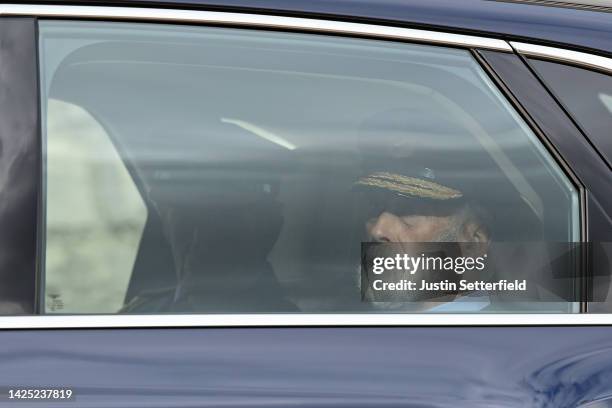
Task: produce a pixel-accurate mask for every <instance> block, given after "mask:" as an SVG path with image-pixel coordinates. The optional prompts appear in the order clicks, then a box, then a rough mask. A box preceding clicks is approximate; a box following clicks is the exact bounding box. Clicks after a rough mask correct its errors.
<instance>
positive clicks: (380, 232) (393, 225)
mask: <svg viewBox="0 0 612 408" xmlns="http://www.w3.org/2000/svg"><path fill="white" fill-rule="evenodd" d="M400 224H401V220H400V219H399V218H398V217H397V216H396V215H393V214H391V213H388V212H383V213H381V214H380V215H379V216H378V217H377V218H374V219H372V220H371V221H370V222H368V224H367V232H368V234H369V235H370V238H371V239H373V240H374V241H377V242H398V240H397V238H398V233H399V231H398V228H399V227H400Z"/></svg>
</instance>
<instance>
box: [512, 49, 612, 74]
mask: <svg viewBox="0 0 612 408" xmlns="http://www.w3.org/2000/svg"><path fill="white" fill-rule="evenodd" d="M510 45H511V46H512V48H514V50H515V51H516V52H517V53H519V54H521V55H524V56H528V57H537V58H544V59H548V60H552V61H558V62H565V63H569V64H575V65H579V66H582V67H585V68H591V69H596V70H600V71H605V72H607V73H609V74H612V58H607V57H602V56H599V55H593V54H589V53H586V52H579V51H572V50H566V49H563V48H556V47H547V46H544V45H536V44H528V43H522V42H514V41H511V42H510Z"/></svg>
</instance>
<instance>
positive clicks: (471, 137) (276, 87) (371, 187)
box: [40, 21, 580, 313]
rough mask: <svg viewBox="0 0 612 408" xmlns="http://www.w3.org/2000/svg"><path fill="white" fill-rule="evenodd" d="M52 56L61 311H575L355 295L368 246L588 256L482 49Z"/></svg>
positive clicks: (81, 33) (53, 191)
mask: <svg viewBox="0 0 612 408" xmlns="http://www.w3.org/2000/svg"><path fill="white" fill-rule="evenodd" d="M40 53H41V55H40V59H41V77H42V91H43V92H42V104H43V109H45V115H44V118H45V120H46V123H45V125H44V127H43V129H44V140H45V144H46V150H45V174H46V185H45V188H46V191H45V207H46V210H45V211H46V230H47V232H46V239H45V256H46V260H45V276H46V283H45V294H46V312H48V313H52V312H68V313H94V312H95V313H108V312H117V313H299V312H304V313H353V312H355V313H370V312H373V313H374V312H390V311H391V312H430V313H435V312H443V313H448V312H451V313H452V312H467V313H480V312H483V313H487V312H499V311H501V312H504V311H526V312H530V311H537V312H571V311H575V310H576V309H575V304H574V303H572V302H568V301H564V300H563V299H561V298H559V299H557V298H554V299H555V301H550V299H549V298H547V299H548V301H546V302H538V301H533V300H534V299H536V300H537V299H540V298H541V296H546V295H543V294H541V293H540V292H538V291H536V290H534V291H532V292H530V294H529V296H531V297H529V298H525V299H523V300H524V301H522V302H517V301H514V302H506V301H505V300H504V298H503V297H500V296H497V295H496V294H494V293H489V292H488V291H487V290H469V291H463V292H461V293H459V292H452V293H451V292H448V293H445V294H444V296H441V297H434V298H427V299H426V300H425V301H422V300H418V299H416V298H414V299H413V298H410V300H409V301H406V300H405V299H404V300H403V301H397V300H396V299H395V298H394V299H392V300H390V301H382V302H379V301H375V299H374V298H371V297H370V295H369V294H368V292H367V291H365V292H362V291H361V289H362V288H361V286H363V285H364V283H363V281H362V280H361V278H362V272H363V270H362V269H363V268H362V267H361V266H360V264H361V260H362V256H361V255H362V254H361V251H362V243H363V242H370V243H440V244H442V243H451V244H454V245H455V244H458V243H462V245H459V246H457V248H459V249H458V250H459V251H460V252H459V253H460V254H463V255H466V256H467V254H469V253H472V252H473V251H477V249H475V248H492V247H493V244H497V243H504V242H519V243H528V242H536V243H540V244H542V245H543V246H546V244H547V243H554V242H565V243H568V242H577V241H579V240H580V232H579V216H578V214H579V208H578V193H577V190H576V189H575V187H574V186H573V185H572V183H571V182H570V181H569V179H568V177H567V176H566V175H565V174H564V172H563V171H562V170H561V168H560V167H559V166H558V165H557V164H556V162H555V160H554V159H553V158H552V157H551V156H550V155H549V154H548V152H547V151H546V149H545V148H544V147H543V146H542V144H541V142H540V141H539V140H538V138H537V137H536V136H535V135H534V134H533V133H532V132H531V131H530V129H529V128H528V127H527V126H526V125H525V124H524V123H523V121H522V120H521V118H520V117H519V116H518V115H517V114H516V113H515V112H514V111H513V109H512V107H511V106H510V105H509V104H508V102H507V101H506V100H505V99H504V98H503V96H502V95H501V94H500V93H499V91H498V90H497V89H496V88H495V86H494V85H493V84H492V83H491V81H490V80H489V79H488V77H487V75H486V74H485V73H484V72H483V71H482V69H481V68H480V66H479V65H478V64H477V63H476V62H475V61H474V59H473V58H472V56H471V54H470V53H469V51H467V50H461V49H453V48H446V47H439V46H427V45H415V44H406V43H394V42H385V41H376V40H367V39H351V38H343V37H333V36H324V35H314V34H297V33H281V32H266V31H257V30H246V29H231V28H214V27H190V26H172V25H155V24H135V23H96V22H74V21H72V22H68V21H41V22H40ZM466 243H467V244H468V245H463V244H466ZM470 251H472V252H470ZM474 253H476V252H474ZM547 253H548V252H547ZM551 253H552V252H551ZM551 256H552V255H551ZM531 261H532V262H531V264H530V265H532V266H533V265H536V264H537V265H540V264H539V263H537V262H534V261H533V260H531ZM540 261H542V262H544V266H541V265H540V267H538V268H537V270H538V271H539V272H538V273H540V274H542V276H541V280H540V283H541V282H543V281H545V280H547V279H549V280H550V279H552V276H553V273H552V270H551V267H550V265H548V264H547V262H548V261H549V260H548V258H546V257H545V259H543V260H542V259H540ZM521 262H527V260H526V259H523V258H521V261H520V262H519V261H517V260H516V259H514V258H508V260H507V262H499V261H498V264H497V265H496V268H495V271H494V273H495V276H496V279H498V280H499V279H506V280H509V281H510V280H511V281H514V280H520V279H524V278H526V277H527V276H526V275H529V273H530V272H529V271H531V270H534V269H529V268H527V267H525V265H523V264H521ZM568 285H569V287H568V288H567V289H568V290H573V281H569V283H568ZM542 293H544V292H542ZM534 296H535V297H534ZM526 299H528V300H526ZM515 300H516V299H515Z"/></svg>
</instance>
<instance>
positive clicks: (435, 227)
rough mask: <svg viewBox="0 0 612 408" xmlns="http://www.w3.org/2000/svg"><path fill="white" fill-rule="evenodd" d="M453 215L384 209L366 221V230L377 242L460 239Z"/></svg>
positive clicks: (371, 238) (372, 239) (370, 237)
mask: <svg viewBox="0 0 612 408" xmlns="http://www.w3.org/2000/svg"><path fill="white" fill-rule="evenodd" d="M456 227H457V225H456V220H455V219H454V218H453V216H434V215H416V214H405V215H396V214H393V213H391V212H387V211H384V212H382V213H381V214H379V215H378V216H377V217H375V218H371V219H369V220H368V221H367V222H366V232H367V234H368V237H369V239H370V240H371V241H375V242H440V241H446V242H448V241H459V240H460V239H459V238H460V237H459V236H458V235H459V233H460V231H458V229H457V228H456Z"/></svg>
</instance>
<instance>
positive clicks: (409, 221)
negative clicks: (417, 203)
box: [400, 216, 415, 228]
mask: <svg viewBox="0 0 612 408" xmlns="http://www.w3.org/2000/svg"><path fill="white" fill-rule="evenodd" d="M400 220H402V222H403V223H404V224H405V225H406V226H407V227H409V228H414V225H415V219H414V217H412V216H411V217H400Z"/></svg>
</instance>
